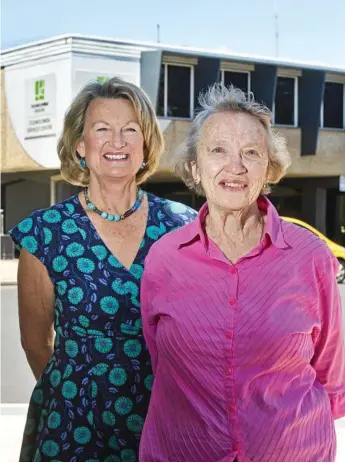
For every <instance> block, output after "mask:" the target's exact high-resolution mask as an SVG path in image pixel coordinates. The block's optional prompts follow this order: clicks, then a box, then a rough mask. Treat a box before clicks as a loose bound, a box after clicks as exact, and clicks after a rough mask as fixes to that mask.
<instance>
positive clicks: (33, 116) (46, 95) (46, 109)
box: [25, 74, 56, 139]
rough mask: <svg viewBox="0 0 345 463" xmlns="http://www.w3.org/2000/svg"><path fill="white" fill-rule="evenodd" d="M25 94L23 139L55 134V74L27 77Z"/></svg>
mask: <svg viewBox="0 0 345 463" xmlns="http://www.w3.org/2000/svg"><path fill="white" fill-rule="evenodd" d="M25 94H26V123H25V139H29V138H38V137H46V136H51V135H55V130H56V129H55V122H56V78H55V74H49V75H46V76H43V77H39V78H37V79H28V80H27V81H26V87H25Z"/></svg>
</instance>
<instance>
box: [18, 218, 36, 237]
mask: <svg viewBox="0 0 345 463" xmlns="http://www.w3.org/2000/svg"><path fill="white" fill-rule="evenodd" d="M32 224H33V220H32V218H31V217H29V218H28V219H25V220H23V221H22V222H20V224H19V225H18V230H19V231H21V232H22V233H29V231H30V230H31V228H32Z"/></svg>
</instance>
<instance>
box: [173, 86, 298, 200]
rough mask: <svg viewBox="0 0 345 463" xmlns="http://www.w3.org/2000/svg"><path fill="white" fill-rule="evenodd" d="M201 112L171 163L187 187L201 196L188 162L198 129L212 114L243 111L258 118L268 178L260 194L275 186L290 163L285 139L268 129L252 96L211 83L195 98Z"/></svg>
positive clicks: (264, 112) (192, 157) (194, 152)
mask: <svg viewBox="0 0 345 463" xmlns="http://www.w3.org/2000/svg"><path fill="white" fill-rule="evenodd" d="M199 104H200V106H201V110H200V111H199V112H198V114H197V116H196V117H195V119H194V120H193V121H192V123H191V125H190V127H189V130H188V133H187V137H186V139H185V141H184V142H183V144H182V146H181V147H180V150H179V151H178V153H177V154H176V156H175V157H174V158H173V160H172V167H173V169H174V172H175V173H176V175H178V176H179V177H181V179H182V180H183V181H184V183H185V184H186V185H187V186H188V188H190V189H192V190H194V191H195V192H196V193H197V194H200V195H205V193H204V190H203V188H202V185H201V184H200V183H199V184H196V183H195V181H194V178H193V175H192V170H191V163H192V162H196V160H197V153H198V147H199V140H200V136H201V132H202V127H203V125H204V123H205V121H206V119H207V118H208V117H209V116H211V115H212V114H215V113H218V112H224V111H232V112H243V113H247V114H250V115H251V116H254V117H256V118H257V119H259V121H260V122H261V124H262V125H263V127H264V129H265V132H266V138H267V149H268V178H267V184H265V185H264V188H263V190H262V193H263V194H267V193H269V192H270V191H271V189H270V186H269V185H270V184H275V183H278V182H279V180H280V179H281V178H282V177H283V176H284V175H285V173H286V171H287V169H288V167H289V165H290V164H291V158H290V154H289V152H288V150H287V147H286V140H285V138H283V137H282V136H280V135H278V134H277V133H275V132H274V130H273V129H272V126H271V119H272V116H271V112H270V110H269V109H268V108H267V107H266V106H264V105H262V104H259V103H257V102H255V100H254V97H253V95H252V94H251V95H250V96H249V97H248V96H247V95H246V94H245V93H244V92H243V91H242V90H240V89H238V88H235V87H233V86H231V87H229V88H228V87H225V86H224V85H223V84H218V83H217V84H213V85H212V86H211V87H209V89H208V90H207V91H206V92H205V93H201V94H200V96H199Z"/></svg>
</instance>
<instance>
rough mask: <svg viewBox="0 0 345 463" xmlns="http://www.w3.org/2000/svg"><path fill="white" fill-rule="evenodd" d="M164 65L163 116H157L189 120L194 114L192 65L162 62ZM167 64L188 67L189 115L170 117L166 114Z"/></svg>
mask: <svg viewBox="0 0 345 463" xmlns="http://www.w3.org/2000/svg"><path fill="white" fill-rule="evenodd" d="M162 65H163V66H164V100H163V116H158V117H160V118H165V119H175V120H191V119H193V114H194V65H193V64H179V63H162ZM168 66H173V67H183V68H190V70H191V71H190V78H189V91H190V98H189V100H190V101H189V116H188V117H171V116H169V115H168Z"/></svg>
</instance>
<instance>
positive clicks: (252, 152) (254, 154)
mask: <svg viewBox="0 0 345 463" xmlns="http://www.w3.org/2000/svg"><path fill="white" fill-rule="evenodd" d="M243 154H244V156H246V157H248V158H257V157H259V156H260V153H259V151H257V150H255V149H253V148H249V149H246V150H245V151H244V153H243Z"/></svg>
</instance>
